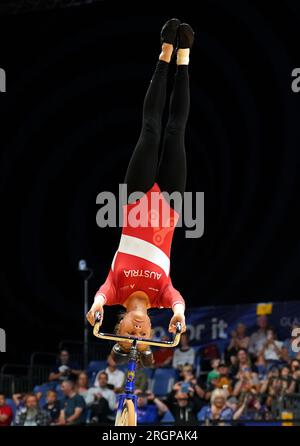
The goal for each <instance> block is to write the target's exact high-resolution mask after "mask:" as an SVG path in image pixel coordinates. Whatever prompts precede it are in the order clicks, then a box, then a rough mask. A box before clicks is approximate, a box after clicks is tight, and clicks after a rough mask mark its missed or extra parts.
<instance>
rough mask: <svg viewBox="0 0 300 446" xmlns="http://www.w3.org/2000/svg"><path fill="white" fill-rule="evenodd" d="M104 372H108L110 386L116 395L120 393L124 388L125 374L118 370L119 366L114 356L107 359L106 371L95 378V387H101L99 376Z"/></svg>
mask: <svg viewBox="0 0 300 446" xmlns="http://www.w3.org/2000/svg"><path fill="white" fill-rule="evenodd" d="M102 372H106V373H107V376H108V385H109V386H111V388H112V390H114V391H115V392H116V393H120V392H121V391H122V388H123V384H124V379H125V373H124V372H122V370H119V369H118V368H117V364H116V362H115V361H114V359H113V357H112V355H111V354H110V355H108V357H107V367H106V369H105V370H100V371H99V372H98V373H97V375H96V378H95V382H94V387H97V386H98V385H99V375H100V373H102Z"/></svg>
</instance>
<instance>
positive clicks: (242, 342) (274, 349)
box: [0, 316, 300, 426]
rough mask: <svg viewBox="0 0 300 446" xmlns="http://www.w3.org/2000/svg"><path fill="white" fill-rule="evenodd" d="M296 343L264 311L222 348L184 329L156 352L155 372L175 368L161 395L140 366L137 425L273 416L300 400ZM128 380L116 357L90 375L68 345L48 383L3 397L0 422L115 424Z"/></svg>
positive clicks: (223, 421)
mask: <svg viewBox="0 0 300 446" xmlns="http://www.w3.org/2000/svg"><path fill="white" fill-rule="evenodd" d="M292 340H293V339H292V338H291V339H286V340H278V339H277V335H276V331H275V330H274V328H272V327H270V326H269V324H268V319H267V317H266V316H259V317H258V319H257V329H256V330H255V331H254V333H252V334H251V335H250V336H249V335H248V333H247V327H246V326H245V325H244V324H242V323H238V324H237V325H236V329H235V331H233V332H232V333H231V337H230V339H229V341H228V345H227V347H226V348H225V351H223V352H222V353H220V351H219V349H218V348H217V347H216V346H214V345H211V346H208V347H206V348H205V349H202V350H199V351H197V349H196V348H195V347H193V346H191V345H190V342H189V336H188V334H187V333H185V334H183V335H182V336H181V341H180V345H179V347H178V348H177V349H175V350H172V349H156V350H155V351H154V361H155V362H154V364H153V373H155V371H156V370H157V369H172V370H174V369H175V370H176V375H175V376H176V377H175V379H174V381H173V383H172V385H171V388H170V389H167V388H166V389H165V393H164V394H163V395H155V394H154V393H153V388H152V386H151V380H149V374H147V373H146V371H145V370H144V369H143V368H142V367H138V370H137V377H136V391H135V392H136V395H137V407H138V413H137V420H138V423H139V424H149V423H151V424H159V423H160V422H161V421H164V420H168V422H174V423H175V424H176V425H195V424H199V423H200V424H204V425H210V424H219V425H220V424H221V425H222V424H223V425H226V424H231V423H232V422H241V423H242V422H243V420H246V419H251V420H270V419H274V417H275V416H278V410H279V408H280V407H281V408H283V407H284V404H283V403H284V401H285V399H287V398H289V397H295V396H296V397H297V396H298V397H299V398H298V399H300V353H297V352H295V351H293V349H292ZM125 380H126V374H125V372H124V370H121V369H119V368H118V367H117V365H116V363H115V362H114V360H113V358H112V356H111V355H109V356H108V358H107V366H106V367H105V368H104V369H102V370H99V371H98V372H97V373H96V374H94V375H92V376H89V374H88V373H87V371H83V370H81V369H80V367H79V365H78V364H76V362H73V361H71V359H70V355H69V353H68V352H67V351H66V350H63V351H61V352H60V355H59V359H58V363H57V364H56V365H55V367H54V368H53V370H52V371H51V373H50V375H49V381H48V382H47V383H44V384H42V385H41V386H38V387H36V388H35V389H34V392H32V393H29V394H25V395H23V394H14V395H12V400H13V404H14V407H13V408H12V405H11V404H7V403H6V399H5V395H3V394H0V426H9V425H11V424H12V425H16V426H23V425H25V426H34V425H35V426H45V425H75V424H84V423H91V424H104V425H110V424H113V423H114V419H115V413H116V405H117V396H118V394H120V393H121V392H122V390H123V387H124V384H125ZM279 416H280V414H279Z"/></svg>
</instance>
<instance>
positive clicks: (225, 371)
mask: <svg viewBox="0 0 300 446" xmlns="http://www.w3.org/2000/svg"><path fill="white" fill-rule="evenodd" d="M218 373H219V377H218V378H217V382H216V387H217V388H218V389H223V388H226V389H227V391H228V394H229V395H230V394H231V393H232V379H231V378H230V376H229V366H228V365H227V364H226V362H225V361H220V363H219V367H218Z"/></svg>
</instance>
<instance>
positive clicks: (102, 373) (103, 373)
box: [98, 370, 108, 379]
mask: <svg viewBox="0 0 300 446" xmlns="http://www.w3.org/2000/svg"><path fill="white" fill-rule="evenodd" d="M101 375H105V377H106V379H108V374H107V373H106V372H105V371H104V370H103V372H100V373H99V376H98V379H99V378H100V376H101Z"/></svg>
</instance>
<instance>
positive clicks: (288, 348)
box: [282, 324, 299, 359]
mask: <svg viewBox="0 0 300 446" xmlns="http://www.w3.org/2000/svg"><path fill="white" fill-rule="evenodd" d="M294 328H298V329H299V326H298V325H297V324H293V326H292V328H291V333H292V332H293V330H294ZM293 341H295V338H294V337H293V336H290V337H289V338H287V339H286V340H285V341H284V343H283V346H282V350H283V352H285V351H287V356H288V357H289V358H290V359H296V357H297V352H296V351H295V350H294V349H293V345H292V344H293ZM283 354H284V353H283Z"/></svg>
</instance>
